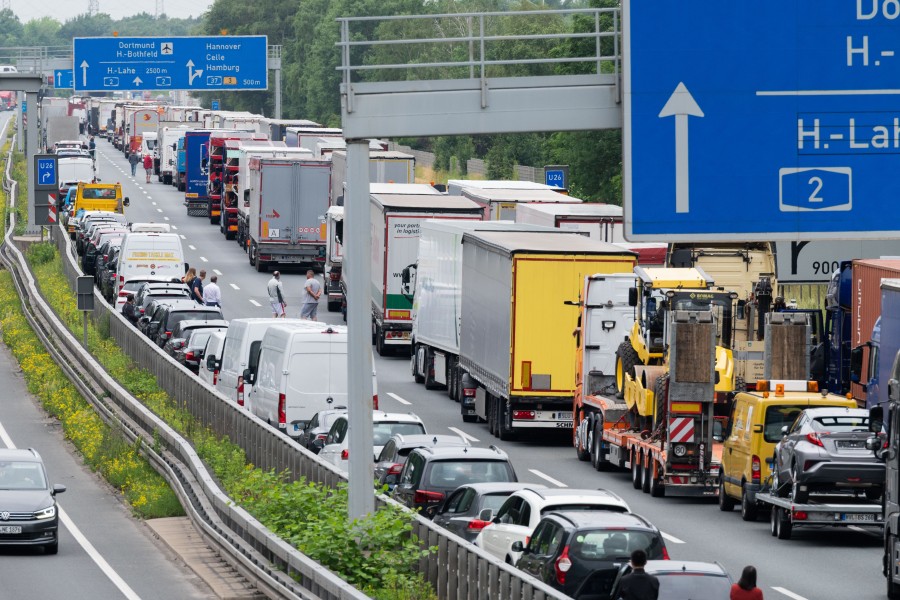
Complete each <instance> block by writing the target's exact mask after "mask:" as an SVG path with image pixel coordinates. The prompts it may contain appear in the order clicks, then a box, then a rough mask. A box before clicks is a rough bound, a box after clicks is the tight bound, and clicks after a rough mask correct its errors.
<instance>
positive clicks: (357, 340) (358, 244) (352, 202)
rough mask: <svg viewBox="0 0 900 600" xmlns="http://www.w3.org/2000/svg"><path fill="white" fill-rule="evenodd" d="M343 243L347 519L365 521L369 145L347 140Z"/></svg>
mask: <svg viewBox="0 0 900 600" xmlns="http://www.w3.org/2000/svg"><path fill="white" fill-rule="evenodd" d="M344 206H345V207H346V208H345V210H346V217H345V228H346V232H347V235H346V239H348V240H353V241H352V243H350V244H347V245H346V246H345V249H344V252H345V254H344V264H345V267H344V273H345V275H346V277H347V280H346V281H347V341H348V349H347V368H348V370H349V373H348V377H349V379H348V384H349V385H348V387H347V392H348V396H349V399H348V401H347V409H348V417H349V421H350V434H349V435H350V447H349V451H350V460H349V462H350V465H349V467H350V470H349V479H350V486H349V502H348V512H349V514H348V517H349V518H350V519H351V520H352V519H359V518H363V517H365V516H366V515H368V514H371V513H372V512H374V511H375V494H374V493H373V490H372V447H373V443H374V442H373V439H372V438H373V434H372V408H373V407H372V393H373V390H372V299H371V292H370V283H369V282H370V280H371V273H372V264H371V257H370V256H369V252H370V250H371V244H372V232H371V229H370V222H369V221H370V219H369V142H368V141H367V140H347V191H346V193H345V195H344Z"/></svg>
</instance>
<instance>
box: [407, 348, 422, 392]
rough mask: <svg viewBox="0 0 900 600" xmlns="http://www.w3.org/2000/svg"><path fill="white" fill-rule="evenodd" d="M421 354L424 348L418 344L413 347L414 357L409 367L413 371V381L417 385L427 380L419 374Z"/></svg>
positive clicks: (410, 358)
mask: <svg viewBox="0 0 900 600" xmlns="http://www.w3.org/2000/svg"><path fill="white" fill-rule="evenodd" d="M419 352H422V347H421V346H419V345H418V344H416V345H415V346H413V352H412V356H410V357H409V365H410V369H411V371H412V376H413V380H414V381H415V382H416V383H425V378H424V377H423V376H422V375H421V374H420V373H419V368H418V365H419Z"/></svg>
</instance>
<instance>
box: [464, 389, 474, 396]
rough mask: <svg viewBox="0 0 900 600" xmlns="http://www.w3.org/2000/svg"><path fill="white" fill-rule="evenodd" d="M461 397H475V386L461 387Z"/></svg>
mask: <svg viewBox="0 0 900 600" xmlns="http://www.w3.org/2000/svg"><path fill="white" fill-rule="evenodd" d="M463 397H464V398H474V397H475V388H463Z"/></svg>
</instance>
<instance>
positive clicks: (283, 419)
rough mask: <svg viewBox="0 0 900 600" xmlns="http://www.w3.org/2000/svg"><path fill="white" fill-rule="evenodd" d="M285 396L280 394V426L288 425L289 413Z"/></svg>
mask: <svg viewBox="0 0 900 600" xmlns="http://www.w3.org/2000/svg"><path fill="white" fill-rule="evenodd" d="M284 405H285V397H284V394H278V424H279V425H287V412H286V411H285V406H284Z"/></svg>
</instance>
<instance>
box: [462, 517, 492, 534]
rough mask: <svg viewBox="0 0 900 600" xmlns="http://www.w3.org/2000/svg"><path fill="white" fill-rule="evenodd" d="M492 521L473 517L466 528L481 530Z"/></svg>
mask: <svg viewBox="0 0 900 600" xmlns="http://www.w3.org/2000/svg"><path fill="white" fill-rule="evenodd" d="M490 524H491V522H490V521H482V520H481V519H472V520H471V521H469V524H468V525H466V529H468V530H469V531H481V530H482V529H484V528H485V527H487V526H488V525H490Z"/></svg>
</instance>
